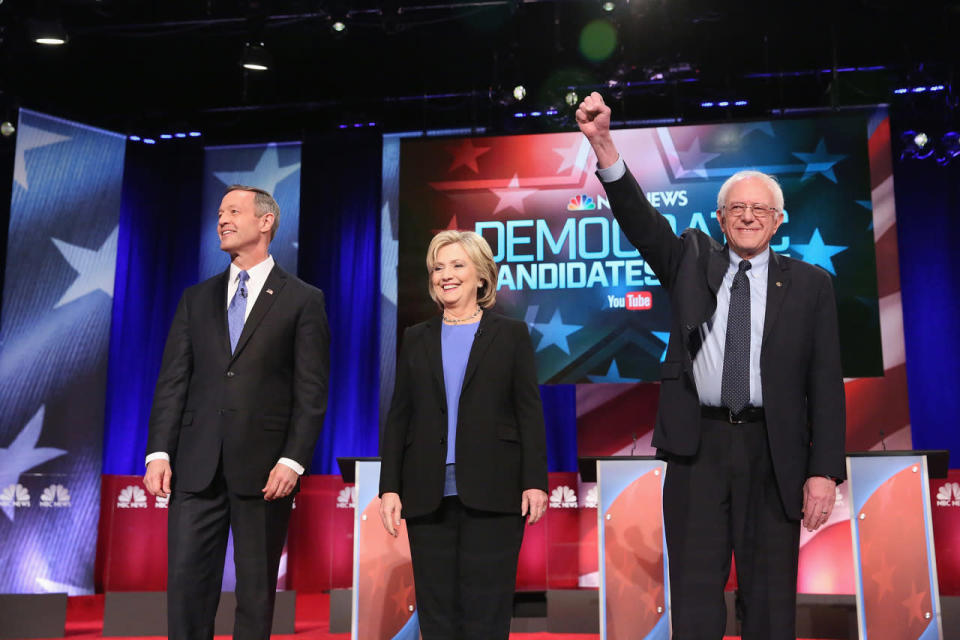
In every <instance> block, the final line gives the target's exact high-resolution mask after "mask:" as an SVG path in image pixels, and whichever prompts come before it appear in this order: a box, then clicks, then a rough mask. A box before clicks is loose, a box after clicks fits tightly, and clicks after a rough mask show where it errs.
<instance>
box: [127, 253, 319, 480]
mask: <svg viewBox="0 0 960 640" xmlns="http://www.w3.org/2000/svg"><path fill="white" fill-rule="evenodd" d="M275 264H276V263H275V262H274V260H273V256H270V255H268V256H267V259H266V260H264V261H263V262H261V263H259V264H257V265H255V266H253V267H250V268H249V269H247V270H246V271H247V275H248V276H250V278H249V279H248V280H247V308H246V310H245V311H244V314H243V321H244V322H246V321H247V318H249V317H250V311H251V309H253V305H255V304H256V303H257V298H258V297H259V296H260V292H261V291H262V290H263V285H264V284H265V283H266V281H267V276H269V275H270V272H271V271H272V270H273V267H274V265H275ZM241 271H243V269H241V268H240V267H238V266H237V265H235V264H233V263H232V262H231V263H230V279H229V280H228V281H227V299H226V302H225V304H226V306H227V307H228V308H229V307H230V301H231V300H233V296H234V295H236V293H237V287H239V286H240V272H241ZM152 460H167V461H168V462H169V460H170V455H169V454H168V453H167V452H166V451H155V452H154V453H151V454H150V455H148V456H147V459H146V461H145V463H144V464H150V462H151V461H152ZM277 462H279V463H280V464H282V465H285V466H287V467H290V468H291V469H293V470H294V471H296V472H297V475H298V476H302V475H303V472H304V471H305V469H304V468H303V465H301V464H300V463H299V462H297V461H296V460H291V459H290V458H280V459H279V460H277Z"/></svg>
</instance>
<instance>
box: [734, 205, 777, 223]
mask: <svg viewBox="0 0 960 640" xmlns="http://www.w3.org/2000/svg"><path fill="white" fill-rule="evenodd" d="M724 209H726V210H727V211H729V212H730V215H731V216H733V217H734V218H739V217H741V216H742V215H743V214H745V213H746V212H747V209H750V210H751V211H752V212H753V217H754V218H759V219H761V220H765V219H767V218H772V217H773V216H775V215H776V214H777V209H776V207H768V206H767V205H765V204H760V203H758V202H754V203H753V204H747V203H746V202H734V203H732V204H729V205H725V206H724Z"/></svg>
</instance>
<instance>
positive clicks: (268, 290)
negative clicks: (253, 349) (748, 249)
mask: <svg viewBox="0 0 960 640" xmlns="http://www.w3.org/2000/svg"><path fill="white" fill-rule="evenodd" d="M777 286H778V287H779V286H780V283H779V282H778V283H777ZM267 293H269V294H270V295H273V289H267Z"/></svg>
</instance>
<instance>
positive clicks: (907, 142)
mask: <svg viewBox="0 0 960 640" xmlns="http://www.w3.org/2000/svg"><path fill="white" fill-rule="evenodd" d="M900 142H901V143H902V144H903V151H901V152H900V159H901V160H904V159H906V158H915V159H917V160H923V159H925V158H929V157H930V156H931V155H932V154H933V151H934V145H932V144H930V138H929V136H927V134H926V133H924V132H923V131H904V132H903V134H902V135H901V136H900Z"/></svg>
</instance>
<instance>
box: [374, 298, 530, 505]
mask: <svg viewBox="0 0 960 640" xmlns="http://www.w3.org/2000/svg"><path fill="white" fill-rule="evenodd" d="M442 324H443V323H442V321H441V319H440V318H439V317H434V318H431V319H430V320H427V321H426V322H422V323H420V324H418V325H415V326H413V327H410V328H408V329H407V330H406V331H405V332H404V334H403V342H402V345H401V348H400V359H399V361H398V363H397V379H396V386H395V388H394V392H393V402H392V403H391V405H390V413H389V415H388V416H387V424H386V428H385V431H384V435H383V441H382V443H381V448H380V450H381V454H380V455H381V458H382V463H381V467H380V493H381V495H382V494H384V493H388V492H394V493H398V494H400V499H401V502H402V503H403V515H404V517H411V516H418V515H423V514H427V513H430V512H432V511H434V510H436V509H437V507H439V506H440V500H441V499H442V498H443V483H444V476H445V464H446V458H447V401H446V391H445V386H444V382H443V361H442V356H441V352H440V331H441V328H442ZM456 473H457V492H458V494H459V498H460V500H461V501H462V502H463V503H464V504H465V505H466V506H468V507H472V508H475V509H484V510H486V511H495V512H501V513H516V514H519V513H520V499H521V494H522V493H523V491H524V490H526V489H542V490H544V491H546V490H547V455H546V433H545V429H544V423H543V407H542V405H541V404H540V390H539V388H538V387H537V372H536V365H535V364H534V358H533V346H532V344H531V342H530V334H529V332H528V330H527V326H526V325H525V324H524V323H523V322H519V321H517V320H512V319H510V318H506V317H504V316H501V315H498V314H496V313H493V312H492V311H484V312H483V316H482V317H481V319H480V326H479V327H478V328H477V334H476V337H475V338H474V341H473V347H472V348H471V351H470V356H469V359H468V360H467V369H466V373H465V374H464V379H463V387H462V389H461V392H460V404H459V412H458V418H457V442H456Z"/></svg>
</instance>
